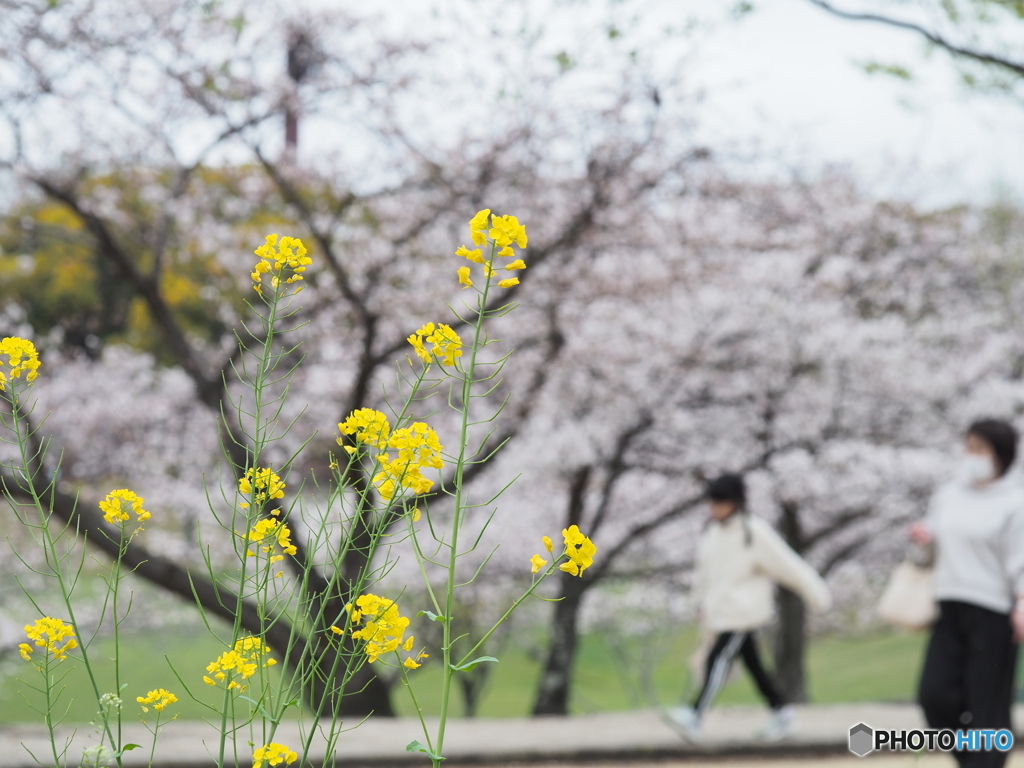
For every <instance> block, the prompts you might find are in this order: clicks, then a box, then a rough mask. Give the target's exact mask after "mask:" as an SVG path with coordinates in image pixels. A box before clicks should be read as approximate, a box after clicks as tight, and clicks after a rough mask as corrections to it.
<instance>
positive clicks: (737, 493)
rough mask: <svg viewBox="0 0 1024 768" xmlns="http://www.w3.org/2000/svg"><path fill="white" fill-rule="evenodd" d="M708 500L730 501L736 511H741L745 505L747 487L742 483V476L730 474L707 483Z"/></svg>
mask: <svg viewBox="0 0 1024 768" xmlns="http://www.w3.org/2000/svg"><path fill="white" fill-rule="evenodd" d="M708 498H709V499H711V500H712V501H731V502H733V503H734V504H735V505H736V508H737V509H742V508H743V507H744V506H746V503H747V486H746V484H745V483H744V482H743V475H737V474H735V473H732V472H730V473H727V474H724V475H720V476H719V477H716V478H715V479H714V480H712V481H711V482H710V483H708Z"/></svg>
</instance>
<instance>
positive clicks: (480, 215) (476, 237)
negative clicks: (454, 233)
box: [469, 208, 491, 245]
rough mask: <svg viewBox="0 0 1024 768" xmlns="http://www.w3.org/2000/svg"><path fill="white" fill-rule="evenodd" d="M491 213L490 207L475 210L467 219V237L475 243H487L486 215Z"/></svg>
mask: <svg viewBox="0 0 1024 768" xmlns="http://www.w3.org/2000/svg"><path fill="white" fill-rule="evenodd" d="M490 215H491V209H490V208H484V209H483V210H482V211H477V213H476V215H475V216H474V217H473V218H472V219H470V220H469V237H470V239H472V241H473V243H474V244H475V245H487V217H488V216H490Z"/></svg>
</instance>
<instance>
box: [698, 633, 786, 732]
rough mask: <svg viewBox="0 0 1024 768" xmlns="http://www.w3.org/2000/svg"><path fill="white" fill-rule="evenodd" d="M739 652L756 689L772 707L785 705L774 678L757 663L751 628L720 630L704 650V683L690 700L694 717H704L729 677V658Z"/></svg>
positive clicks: (759, 662) (730, 662)
mask: <svg viewBox="0 0 1024 768" xmlns="http://www.w3.org/2000/svg"><path fill="white" fill-rule="evenodd" d="M737 654H739V655H740V656H741V657H742V658H743V663H744V664H746V665H747V669H748V670H750V675H751V677H753V678H754V683H755V684H756V685H757V689H758V690H759V691H760V692H761V695H762V696H764V698H765V700H766V701H767V702H768V705H769V706H770V707H771V708H772V709H781V708H782V707H783V706H784V705H785V701H783V699H782V695H781V694H780V693H779V689H778V688H777V687H776V686H775V683H774V681H772V679H771V678H770V677H769V676H768V673H767V672H766V671H765V669H764V667H763V666H762V665H761V658H760V656H759V654H758V652H757V644H756V642H755V641H754V633H753V632H722V633H721V634H719V635H718V637H716V638H715V642H714V645H712V646H711V652H710V653H709V654H708V659H707V663H706V664H705V665H704V670H705V671H704V686H703V687H702V688H701V691H700V694H699V695H698V696H697V699H696V701H694V703H693V708H694V709H695V710H696V711H697V716H698V717H704V714H705V713H706V712H707V711H708V709H709V708H710V707H711V705H712V704H713V703H714V701H715V699H716V698H717V697H718V694H719V693H720V692H721V690H722V687H723V686H724V685H725V681H726V679H727V678H728V677H729V668H730V667H731V666H732V662H733V660H734V659H735V658H736V656H737Z"/></svg>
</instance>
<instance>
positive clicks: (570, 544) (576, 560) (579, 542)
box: [558, 525, 597, 576]
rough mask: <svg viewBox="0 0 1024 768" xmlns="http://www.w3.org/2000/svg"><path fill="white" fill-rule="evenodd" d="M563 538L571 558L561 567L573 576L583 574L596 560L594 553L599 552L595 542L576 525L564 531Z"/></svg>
mask: <svg viewBox="0 0 1024 768" xmlns="http://www.w3.org/2000/svg"><path fill="white" fill-rule="evenodd" d="M562 538H563V539H564V540H565V555H566V556H567V557H568V558H569V560H568V561H567V562H564V563H562V564H561V565H560V566H558V567H559V569H561V570H563V571H565V572H566V573H571V574H572V575H573V576H582V575H583V572H584V571H585V570H587V568H589V567H590V566H591V565H592V564H593V562H594V555H595V554H597V547H596V546H594V542H592V541H591V540H590V539H588V538H587V537H586V536H584V535H583V534H582V533H580V529H579V528H578V527H577V526H575V525H570V526H569V527H568V528H566V529H564V530H563V531H562Z"/></svg>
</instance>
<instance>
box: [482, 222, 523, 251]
mask: <svg viewBox="0 0 1024 768" xmlns="http://www.w3.org/2000/svg"><path fill="white" fill-rule="evenodd" d="M487 234H489V235H490V236H491V238H492V239H493V240H494V242H495V243H496V244H497V245H498V246H499V247H502V248H507V247H508V246H510V245H512V243H515V244H516V245H518V246H519V247H520V248H525V247H526V242H527V240H526V227H525V226H523V225H522V224H520V223H519V219H517V218H516V217H515V216H492V217H491V229H490V231H489V232H488V233H487Z"/></svg>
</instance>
